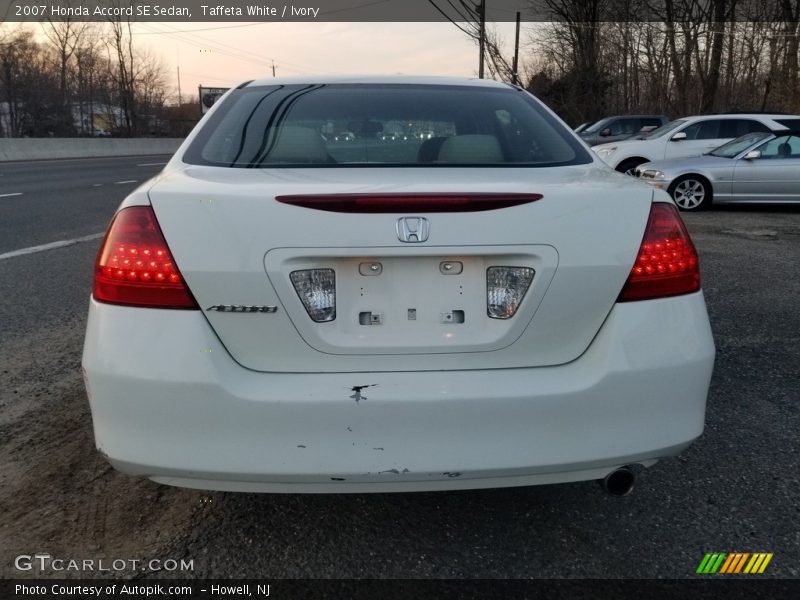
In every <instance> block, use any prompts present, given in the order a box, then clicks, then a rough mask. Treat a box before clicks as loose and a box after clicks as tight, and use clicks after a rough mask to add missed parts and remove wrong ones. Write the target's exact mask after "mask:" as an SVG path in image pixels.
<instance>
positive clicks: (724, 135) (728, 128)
mask: <svg viewBox="0 0 800 600" xmlns="http://www.w3.org/2000/svg"><path fill="white" fill-rule="evenodd" d="M776 129H800V116H797V115H780V114H758V113H753V114H728V115H702V116H695V117H684V118H682V119H677V120H675V121H671V122H669V123H667V124H666V125H663V126H661V127H659V128H658V129H655V130H653V131H651V132H649V133H647V134H646V135H644V136H642V137H641V138H636V137H634V138H629V139H627V140H622V141H619V142H612V143H609V144H600V145H598V146H594V147H593V148H592V150H594V152H596V153H597V156H599V157H600V158H601V159H602V160H603V161H605V162H606V163H607V164H608V165H610V166H611V167H613V168H614V169H616V170H617V171H620V172H622V173H626V174H628V175H633V174H634V170H635V169H636V167H638V166H639V165H641V164H644V163H646V162H653V161H656V160H664V159H670V158H683V157H686V156H700V155H701V154H704V153H706V152H709V151H710V150H713V149H714V148H717V147H719V146H721V145H722V144H725V143H726V142H729V141H731V140H732V139H734V138H737V137H739V136H742V135H745V134H747V133H754V132H769V131H772V130H776Z"/></svg>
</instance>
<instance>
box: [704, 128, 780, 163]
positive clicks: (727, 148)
mask: <svg viewBox="0 0 800 600" xmlns="http://www.w3.org/2000/svg"><path fill="white" fill-rule="evenodd" d="M768 135H769V133H766V132H764V131H757V132H754V133H746V134H744V135H742V136H739V137H738V138H736V139H735V140H731V141H730V142H728V143H727V144H722V146H720V147H719V148H714V149H713V150H712V151H711V152H709V154H710V155H711V156H719V157H720V158H733V157H734V156H736V155H737V154H739V153H741V152H744V151H745V150H747V149H748V148H749V147H750V146H752V145H753V144H755V143H756V142H758V141H760V140H763V139H764V138H765V137H767V136H768Z"/></svg>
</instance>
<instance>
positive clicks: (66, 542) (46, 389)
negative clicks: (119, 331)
mask: <svg viewBox="0 0 800 600" xmlns="http://www.w3.org/2000/svg"><path fill="white" fill-rule="evenodd" d="M83 327H84V326H83V322H82V321H80V320H76V321H75V322H73V323H69V324H65V325H64V326H63V328H60V330H59V331H53V330H52V329H49V330H48V331H45V332H39V333H37V334H34V335H29V336H26V337H25V338H24V339H20V340H12V341H11V342H4V344H3V353H2V355H0V375H2V379H3V385H2V389H0V577H64V576H66V577H78V576H82V577H92V576H97V577H103V576H111V575H114V573H113V572H94V573H93V572H83V573H80V572H67V571H61V572H41V573H40V572H39V571H38V570H36V569H34V570H31V571H26V572H20V571H18V570H16V569H15V567H14V558H15V557H16V556H18V555H20V554H35V553H43V554H50V555H51V556H53V557H57V558H63V559H67V560H69V559H79V560H83V559H94V560H95V561H98V560H100V559H103V560H104V563H106V564H109V563H111V561H113V560H115V559H125V560H129V559H137V560H145V561H149V560H150V559H154V558H157V559H167V558H179V557H175V556H172V555H170V554H165V553H168V552H169V548H172V547H176V545H177V544H178V543H179V541H180V540H181V539H182V538H183V537H184V536H185V535H188V531H190V529H191V527H192V526H193V521H194V519H196V518H200V517H202V510H203V502H204V500H203V495H202V493H200V492H196V491H190V490H181V489H177V488H170V487H166V486H161V485H158V484H155V483H152V482H150V481H148V480H145V479H141V478H135V477H129V476H126V475H122V474H120V473H118V472H116V471H115V470H113V469H112V468H111V467H110V466H109V465H108V463H107V462H106V461H105V459H103V457H102V456H100V455H99V454H98V453H97V451H96V450H95V447H94V436H93V432H92V424H91V416H90V412H89V405H88V401H87V399H86V394H85V392H84V388H83V382H82V380H81V374H80V354H81V347H82V344H83V331H84V329H83ZM95 564H97V563H95ZM139 574H142V573H135V572H131V571H130V570H127V571H125V572H120V573H117V575H118V576H124V577H132V576H135V575H139ZM145 574H147V575H149V574H150V573H145ZM181 576H191V573H182V574H181Z"/></svg>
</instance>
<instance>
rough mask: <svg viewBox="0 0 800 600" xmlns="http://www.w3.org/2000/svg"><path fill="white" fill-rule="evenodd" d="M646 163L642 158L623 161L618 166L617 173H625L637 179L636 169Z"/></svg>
mask: <svg viewBox="0 0 800 600" xmlns="http://www.w3.org/2000/svg"><path fill="white" fill-rule="evenodd" d="M646 162H647V161H646V160H643V159H641V158H629V159H628V160H623V161H622V162H621V163H619V164H618V165H617V171H619V172H620V173H625V175H630V176H631V177H636V167H638V166H639V165H643V164H644V163H646Z"/></svg>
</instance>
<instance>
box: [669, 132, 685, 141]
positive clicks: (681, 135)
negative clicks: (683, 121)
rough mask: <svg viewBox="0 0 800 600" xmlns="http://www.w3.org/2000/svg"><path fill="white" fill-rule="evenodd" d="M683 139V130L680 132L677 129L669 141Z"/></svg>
mask: <svg viewBox="0 0 800 600" xmlns="http://www.w3.org/2000/svg"><path fill="white" fill-rule="evenodd" d="M685 139H686V134H685V133H684V132H682V131H679V132H678V133H676V134H675V135H673V136H672V137H671V138H670V141H671V142H680V141H681V140H685Z"/></svg>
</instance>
